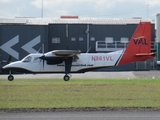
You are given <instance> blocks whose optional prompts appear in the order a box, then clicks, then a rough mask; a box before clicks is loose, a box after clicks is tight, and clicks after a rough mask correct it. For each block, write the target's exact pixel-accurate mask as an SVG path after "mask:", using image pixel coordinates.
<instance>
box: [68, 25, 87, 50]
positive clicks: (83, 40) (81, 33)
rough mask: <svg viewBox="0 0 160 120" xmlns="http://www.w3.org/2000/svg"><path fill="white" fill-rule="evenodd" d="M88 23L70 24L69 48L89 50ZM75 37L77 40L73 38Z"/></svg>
mask: <svg viewBox="0 0 160 120" xmlns="http://www.w3.org/2000/svg"><path fill="white" fill-rule="evenodd" d="M86 30H87V25H86V24H68V49H70V50H81V52H86V51H87V33H86ZM73 37H74V38H75V41H73V40H72V38H73Z"/></svg>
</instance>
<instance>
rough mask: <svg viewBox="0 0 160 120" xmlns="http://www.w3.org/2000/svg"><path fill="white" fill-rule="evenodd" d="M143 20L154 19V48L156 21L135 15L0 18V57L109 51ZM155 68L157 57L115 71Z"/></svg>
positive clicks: (123, 42) (121, 46) (123, 44)
mask: <svg viewBox="0 0 160 120" xmlns="http://www.w3.org/2000/svg"><path fill="white" fill-rule="evenodd" d="M140 21H149V22H151V41H152V42H151V43H152V44H151V49H152V50H155V24H154V22H152V21H151V20H150V19H142V18H132V19H121V18H111V19H109V18H104V19H103V18H79V17H78V16H72V17H71V16H68V17H66V16H61V18H0V55H1V57H0V60H1V61H4V60H5V61H7V60H8V58H9V56H11V57H12V60H11V61H16V60H20V59H22V58H23V57H25V56H26V55H28V54H29V53H35V52H38V51H39V52H41V49H40V48H41V46H42V44H44V46H45V52H48V51H52V50H57V49H63V50H64V49H69V50H81V52H91V53H98V52H110V51H116V50H120V49H124V48H125V47H126V45H127V43H128V42H129V40H130V38H131V36H132V34H133V33H134V31H135V29H136V27H137V25H138V24H139V22H140ZM149 69H155V60H154V59H152V60H148V61H146V62H137V63H131V64H128V65H123V66H119V67H113V68H109V69H103V70H106V71H110V70H111V71H113V70H115V71H116V70H149ZM101 70H102V69H101Z"/></svg>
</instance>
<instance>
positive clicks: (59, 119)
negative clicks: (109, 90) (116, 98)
mask: <svg viewBox="0 0 160 120" xmlns="http://www.w3.org/2000/svg"><path fill="white" fill-rule="evenodd" d="M0 120H160V114H159V112H157V111H152V112H147V111H99V112H42V113H41V112H40V113H0Z"/></svg>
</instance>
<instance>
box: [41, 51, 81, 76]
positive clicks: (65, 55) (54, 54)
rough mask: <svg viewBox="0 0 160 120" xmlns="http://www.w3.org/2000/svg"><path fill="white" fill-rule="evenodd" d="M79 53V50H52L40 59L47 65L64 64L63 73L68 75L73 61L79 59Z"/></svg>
mask: <svg viewBox="0 0 160 120" xmlns="http://www.w3.org/2000/svg"><path fill="white" fill-rule="evenodd" d="M80 53H81V52H80V51H79V50H54V51H51V52H48V53H46V54H44V55H43V56H41V57H40V59H42V60H43V61H44V60H46V62H47V64H49V65H55V64H60V63H62V62H64V63H65V73H66V74H68V73H70V71H71V66H72V61H73V59H74V60H76V59H79V57H78V56H77V55H78V54H80Z"/></svg>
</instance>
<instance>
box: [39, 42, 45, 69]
mask: <svg viewBox="0 0 160 120" xmlns="http://www.w3.org/2000/svg"><path fill="white" fill-rule="evenodd" d="M42 53H43V55H42V56H41V57H39V58H40V59H42V60H43V70H44V61H45V55H44V44H42Z"/></svg>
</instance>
